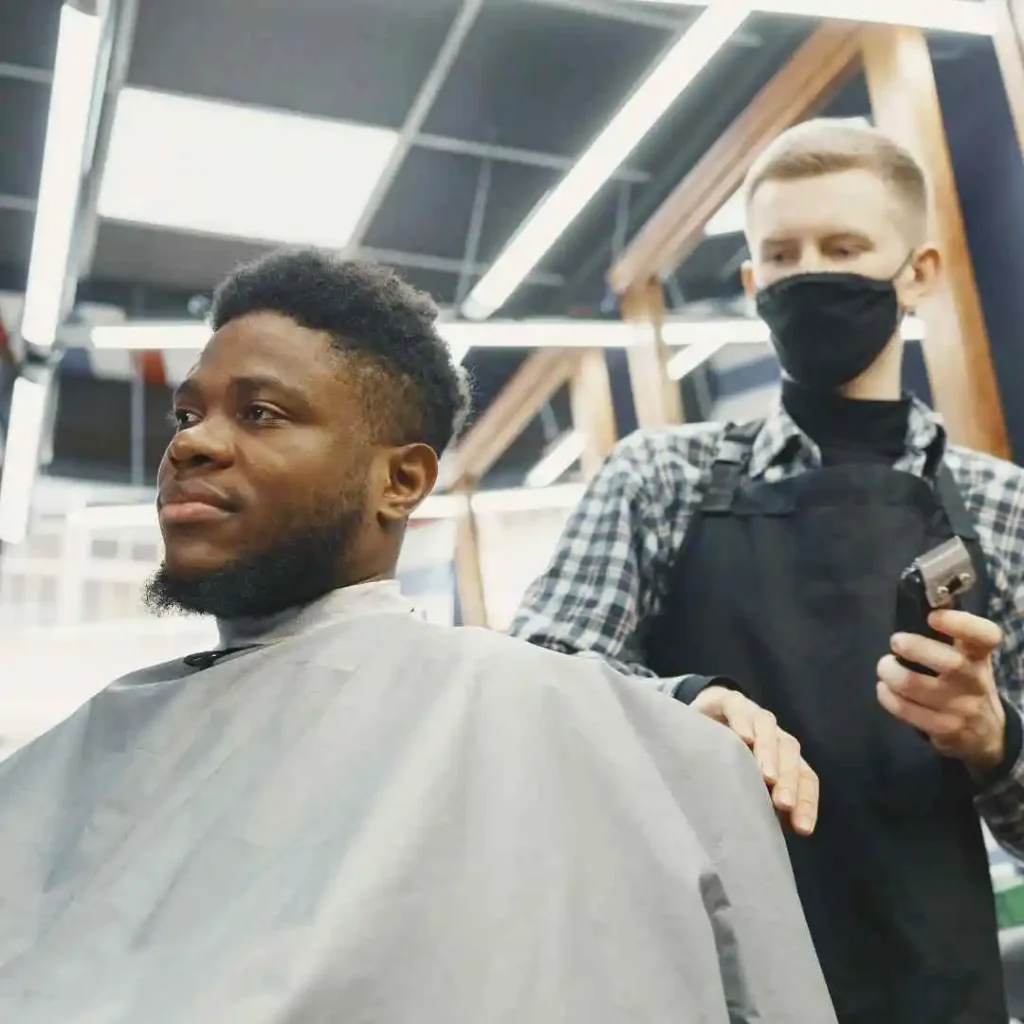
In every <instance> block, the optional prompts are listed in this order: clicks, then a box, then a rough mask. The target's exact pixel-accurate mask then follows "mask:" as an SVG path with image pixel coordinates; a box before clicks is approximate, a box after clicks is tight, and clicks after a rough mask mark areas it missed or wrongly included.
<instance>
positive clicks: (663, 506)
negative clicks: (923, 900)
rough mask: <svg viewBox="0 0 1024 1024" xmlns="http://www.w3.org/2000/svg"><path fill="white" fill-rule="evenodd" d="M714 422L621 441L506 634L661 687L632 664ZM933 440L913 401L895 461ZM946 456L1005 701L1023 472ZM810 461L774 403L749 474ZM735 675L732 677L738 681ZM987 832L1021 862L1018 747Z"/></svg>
mask: <svg viewBox="0 0 1024 1024" xmlns="http://www.w3.org/2000/svg"><path fill="white" fill-rule="evenodd" d="M723 431H724V425H723V424H719V423H700V424H693V425H686V426H681V427H675V428H669V429H666V430H659V431H639V432H637V433H635V434H633V435H631V436H630V437H628V438H626V439H625V440H623V441H621V442H620V443H619V444H618V446H617V447H616V448H615V450H614V451H613V452H612V454H611V455H610V456H609V458H608V460H607V461H606V463H605V465H604V466H603V467H602V469H601V471H600V472H599V473H598V475H597V476H596V477H595V478H594V480H593V481H592V482H591V484H590V486H589V487H588V489H587V491H586V494H585V495H584V497H583V500H582V501H581V503H580V505H579V507H578V508H577V509H576V510H575V511H574V512H573V514H572V516H571V517H570V519H569V522H568V524H567V525H566V528H565V531H564V533H563V535H562V537H561V540H560V541H559V544H558V549H557V551H556V553H555V556H554V559H553V560H552V562H551V564H550V566H549V567H548V569H547V571H546V572H545V573H544V574H543V575H542V576H541V577H540V578H539V579H538V580H536V581H535V582H534V583H533V584H532V585H531V587H530V588H529V590H528V591H527V592H526V595H525V597H524V599H523V604H522V606H521V608H520V610H519V612H518V613H517V615H516V617H515V620H514V621H513V623H512V626H511V628H510V632H511V633H512V634H513V635H515V636H519V637H521V638H523V639H525V640H529V641H530V642H531V643H535V644H539V645H541V646H543V647H550V648H553V649H554V650H558V651H562V652H565V653H570V654H586V655H596V656H599V657H602V658H603V659H605V660H606V661H608V662H610V663H611V664H612V665H613V666H614V667H616V668H618V669H619V670H620V671H622V672H625V673H628V674H631V675H634V676H640V677H644V678H646V679H647V680H649V681H650V683H651V685H653V686H658V687H659V688H661V689H664V690H666V691H672V690H674V689H675V687H676V685H678V683H679V680H678V679H676V680H658V679H657V678H656V677H655V676H654V673H653V672H651V671H650V670H649V669H648V668H646V667H645V665H644V664H643V654H642V644H643V635H644V628H645V624H647V623H650V622H652V621H653V620H654V617H655V616H656V615H657V614H658V611H659V609H660V607H661V603H662V601H663V600H664V597H665V594H666V592H667V590H668V583H669V576H670V573H671V570H672V568H673V565H674V563H675V561H676V558H677V555H678V552H679V550H680V548H681V545H682V541H683V536H684V534H685V533H686V529H687V526H688V524H689V522H690V519H691V517H692V516H693V514H694V513H695V512H696V511H697V509H698V508H699V506H700V502H701V499H702V497H703V492H704V488H705V485H706V481H707V479H708V476H709V473H710V469H711V465H712V463H713V462H714V459H715V454H716V452H717V449H718V443H719V439H720V437H721V436H722V433H723ZM939 435H942V436H944V430H943V427H942V422H941V420H940V418H939V417H938V416H937V415H936V414H935V413H934V412H932V411H931V410H930V409H929V408H928V407H927V406H926V405H924V404H923V403H921V402H918V401H917V400H915V401H914V404H913V406H912V408H911V413H910V420H909V427H908V432H907V448H906V451H905V453H904V455H903V456H902V457H901V458H900V459H899V461H898V462H897V463H896V468H897V469H900V470H904V471H906V472H910V473H914V474H915V475H918V476H920V475H921V474H922V473H923V472H924V467H925V459H926V453H927V450H928V449H929V447H930V445H931V444H932V442H933V441H934V440H935V439H936V437H937V436H939ZM945 458H946V462H947V465H948V466H949V468H950V470H951V472H952V474H953V478H954V479H955V480H956V482H957V484H958V485H959V487H960V490H961V492H962V494H963V496H964V501H965V504H966V505H967V508H968V510H969V511H970V513H971V515H972V517H973V519H974V522H975V525H976V528H977V530H978V534H979V537H980V540H981V545H982V548H983V550H984V552H985V556H986V561H987V566H988V572H989V577H990V579H991V581H992V585H993V594H992V599H991V603H990V606H989V609H988V613H989V618H991V619H992V620H993V621H994V622H995V623H997V624H998V625H999V626H1000V628H1001V629H1002V630H1003V634H1004V641H1003V645H1002V647H1001V648H1000V650H999V651H998V652H997V654H996V656H995V660H994V668H995V677H996V681H997V683H998V685H999V688H1000V691H1001V692H1002V694H1003V695H1004V697H1006V699H1007V700H1008V701H1009V703H1010V704H1012V706H1013V707H1014V708H1017V709H1018V712H1019V711H1020V709H1021V707H1022V691H1024V618H1022V612H1024V470H1021V469H1020V468H1019V467H1017V466H1015V465H1013V464H1011V463H1009V462H1005V461H1003V460H1001V459H996V458H993V457H992V456H989V455H983V454H981V453H979V452H973V451H969V450H967V449H964V448H959V447H956V446H953V445H947V447H946V452H945ZM820 465H821V453H820V451H819V450H818V447H817V445H815V443H814V442H813V441H811V439H810V438H808V437H807V436H806V435H805V434H804V433H803V432H802V431H801V430H800V428H799V427H797V425H796V424H795V423H794V422H793V420H792V419H791V418H790V416H789V415H788V414H787V413H786V411H785V409H784V408H783V407H782V405H781V402H779V401H776V403H775V405H774V407H773V409H772V412H771V414H770V415H769V416H768V418H767V419H766V421H765V424H764V427H763V428H762V430H761V432H760V433H759V435H758V437H757V439H756V440H755V442H754V446H753V450H752V452H751V458H750V464H749V473H750V476H751V477H752V478H753V479H762V480H765V481H766V482H775V481H778V480H781V479H784V478H787V477H790V476H794V475H796V474H798V473H802V472H806V471H808V470H811V469H814V468H817V467H819V466H820ZM740 682H742V680H741V681H740ZM977 807H978V811H979V813H980V814H981V816H982V817H983V819H984V820H985V821H986V823H987V824H988V826H989V828H990V829H991V830H992V833H993V835H994V836H995V837H996V839H997V840H998V841H999V842H1000V843H1001V844H1002V845H1003V846H1004V847H1006V848H1007V849H1008V850H1009V851H1010V852H1012V853H1014V854H1015V855H1016V856H1018V857H1022V858H1024V753H1022V756H1021V757H1020V759H1018V761H1017V763H1016V765H1015V766H1014V767H1013V769H1012V771H1011V772H1010V774H1009V775H1008V776H1007V777H1005V778H1004V779H1003V780H1001V781H1000V782H999V783H997V784H996V785H994V786H993V787H991V788H990V789H988V790H986V791H985V792H984V793H982V794H981V795H980V796H979V797H978V798H977Z"/></svg>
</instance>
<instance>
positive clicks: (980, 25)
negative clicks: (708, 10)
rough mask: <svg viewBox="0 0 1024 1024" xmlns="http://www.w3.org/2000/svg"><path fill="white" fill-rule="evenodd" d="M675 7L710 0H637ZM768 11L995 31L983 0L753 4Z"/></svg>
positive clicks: (774, 0)
mask: <svg viewBox="0 0 1024 1024" xmlns="http://www.w3.org/2000/svg"><path fill="white" fill-rule="evenodd" d="M633 2H634V3H646V4H651V5H653V4H662V5H664V6H671V7H706V6H708V4H707V2H706V0H633ZM749 7H750V8H751V10H753V11H757V12H759V13H765V14H796V15H804V16H806V17H809V18H829V19H834V20H838V21H860V22H870V23H874V24H879V25H908V26H910V27H912V28H924V29H934V30H936V31H945V32H962V33H964V34H967V35H991V34H992V30H993V22H992V13H991V8H990V6H989V5H988V4H986V3H983V2H979V0H757V2H753V3H751V4H749Z"/></svg>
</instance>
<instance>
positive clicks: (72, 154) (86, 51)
mask: <svg viewBox="0 0 1024 1024" xmlns="http://www.w3.org/2000/svg"><path fill="white" fill-rule="evenodd" d="M100 27H101V26H100V19H99V17H98V16H97V15H95V14H84V13H83V12H82V11H79V10H76V9H75V8H74V7H71V6H70V5H68V4H65V5H64V6H63V7H62V8H61V11H60V31H59V34H58V36H57V57H56V62H55V64H54V69H53V83H52V86H51V88H50V111H49V114H48V115H47V121H46V142H45V145H44V149H43V168H42V173H41V175H40V178H39V197H38V201H37V203H36V218H35V227H34V228H33V232H32V253H31V256H30V257H29V269H28V283H27V285H26V288H25V307H24V310H23V313H22V319H21V335H22V337H23V338H24V339H25V340H26V341H28V342H30V343H31V344H33V345H35V346H37V347H38V348H43V349H46V348H49V347H51V346H52V345H53V342H54V340H55V338H56V335H57V328H58V326H59V325H60V321H61V318H62V315H63V312H64V296H65V289H66V287H67V276H68V260H69V257H70V255H71V241H72V238H73V237H74V231H75V219H76V216H77V213H78V198H79V191H80V188H81V181H82V167H83V164H84V159H85V146H86V140H87V136H88V131H89V115H90V111H91V110H92V101H93V92H94V87H95V81H96V69H97V63H98V59H99V49H100Z"/></svg>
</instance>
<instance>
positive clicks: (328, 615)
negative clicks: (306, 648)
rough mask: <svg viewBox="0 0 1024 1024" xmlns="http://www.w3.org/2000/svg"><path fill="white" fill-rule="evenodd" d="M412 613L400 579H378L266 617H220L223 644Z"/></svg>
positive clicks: (261, 640) (277, 637)
mask: <svg viewBox="0 0 1024 1024" xmlns="http://www.w3.org/2000/svg"><path fill="white" fill-rule="evenodd" d="M389 614H390V615H411V614H416V607H415V605H413V603H412V602H411V601H409V600H408V598H406V597H405V596H403V594H402V590H401V587H400V585H399V583H398V580H375V581H374V582H372V583H358V584H356V585H355V586H353V587H341V588H340V589H338V590H332V591H331V592H330V593H329V594H327V595H325V596H324V597H321V598H320V599H319V600H318V601H314V602H313V603H312V604H308V605H306V606H304V607H302V608H290V609H288V610H287V611H284V612H280V613H279V614H277V615H273V616H270V617H268V618H263V619H232V620H230V621H229V620H218V621H217V629H218V631H219V633H220V645H219V646H220V648H221V649H224V648H227V647H246V646H250V645H251V646H257V645H261V644H268V643H273V642H274V641H275V640H284V639H286V638H287V637H291V636H298V635H299V634H300V633H309V632H311V631H312V630H314V629H320V628H322V627H324V626H330V625H334V624H335V623H337V622H339V621H342V620H348V619H354V618H360V617H362V616H364V615H389Z"/></svg>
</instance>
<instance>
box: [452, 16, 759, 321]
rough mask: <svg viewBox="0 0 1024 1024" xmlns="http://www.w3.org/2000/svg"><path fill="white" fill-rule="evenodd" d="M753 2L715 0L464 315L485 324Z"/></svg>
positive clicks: (505, 255)
mask: <svg viewBox="0 0 1024 1024" xmlns="http://www.w3.org/2000/svg"><path fill="white" fill-rule="evenodd" d="M748 10H749V5H748V4H745V3H738V2H734V0H718V2H716V3H715V4H713V5H712V6H710V7H708V8H707V9H706V10H704V11H703V12H701V14H700V15H699V16H698V17H697V19H696V20H695V21H694V22H693V24H692V25H691V26H690V27H689V28H688V29H687V31H686V32H685V33H684V35H683V36H682V37H681V38H680V39H679V40H678V42H676V43H675V44H674V45H673V46H672V48H671V49H670V50H669V51H668V53H666V54H665V56H664V57H663V58H662V59H661V60H660V61H659V62H658V63H657V64H656V65H655V66H654V67H653V68H652V69H651V71H650V72H649V73H648V75H647V77H646V78H644V80H643V81H642V82H641V83H640V84H639V85H638V86H637V88H636V89H635V90H634V92H633V94H632V95H631V96H630V97H629V99H628V100H626V102H625V103H624V104H623V106H622V107H621V108H620V109H619V111H618V113H617V114H616V115H615V116H614V117H613V118H612V119H611V121H610V122H609V123H608V125H607V126H606V127H605V128H604V129H603V130H602V131H601V133H600V134H599V135H598V137H597V138H596V139H595V140H594V141H593V142H592V143H591V144H590V146H589V147H588V148H587V149H586V151H585V152H584V153H583V154H582V156H580V158H579V159H578V160H577V161H576V163H575V164H574V165H573V167H572V168H571V170H569V172H568V173H567V174H566V175H565V177H563V178H562V180H561V181H560V182H559V183H558V185H556V186H555V188H554V189H552V190H551V191H550V192H549V193H548V194H547V195H546V196H545V197H544V198H543V199H542V200H541V201H540V203H538V204H537V206H536V207H535V208H534V210H533V212H532V213H531V214H530V215H529V216H528V217H527V218H526V220H525V221H523V223H522V224H521V225H520V226H519V229H518V230H517V231H516V233H515V235H514V236H513V237H512V239H511V241H510V242H509V243H508V245H507V246H506V247H505V249H504V251H503V252H502V253H501V254H500V255H499V256H498V258H497V259H496V260H495V262H494V264H493V265H492V266H491V268H490V269H489V270H488V271H487V273H486V274H484V276H483V277H482V278H481V279H480V280H479V281H478V282H477V283H476V285H475V287H474V288H473V290H472V291H471V292H470V294H469V296H468V298H467V299H466V302H465V303H464V305H463V313H464V314H465V315H466V316H467V317H469V318H470V319H474V320H483V319H486V318H487V317H489V316H490V315H491V314H492V313H494V312H495V311H496V310H497V309H499V308H500V307H501V306H503V305H504V304H505V301H506V300H507V299H508V297H509V296H510V295H511V294H512V293H513V292H514V291H515V290H516V289H517V288H518V287H519V285H520V284H521V283H522V282H523V280H524V279H525V278H526V276H527V275H528V274H529V273H530V272H531V271H532V270H533V269H534V268H535V267H536V266H537V264H538V263H539V262H540V261H541V260H542V259H543V258H544V255H545V254H546V253H547V252H548V250H549V249H550V248H551V246H552V245H553V244H554V243H555V241H556V240H557V239H558V238H559V237H560V236H561V234H562V233H563V232H564V231H565V230H566V228H567V227H568V226H569V225H570V224H571V223H572V222H573V221H574V220H575V219H576V217H577V216H578V215H579V213H580V211H581V210H582V209H583V208H584V207H585V206H586V205H587V204H588V203H589V202H590V200H591V199H592V198H593V197H594V195H595V194H596V193H597V191H598V190H599V189H600V188H601V186H602V185H604V184H605V183H606V182H607V181H608V179H609V178H610V177H611V176H612V174H613V173H614V172H615V171H616V170H617V169H618V168H619V166H620V165H621V164H622V163H623V161H624V160H626V158H627V157H628V156H629V155H630V154H631V153H632V152H633V150H634V149H635V148H636V147H637V145H638V144H639V142H640V141H641V140H642V139H643V138H644V136H645V135H647V133H648V132H649V131H650V130H651V129H652V128H653V127H654V125H655V124H657V122H658V121H659V120H660V119H661V117H662V116H663V115H664V113H665V112H666V111H667V110H668V109H669V107H670V106H671V105H672V104H673V103H674V102H675V101H676V100H677V99H678V98H679V96H680V95H681V94H682V92H683V91H684V90H685V89H686V88H687V87H688V86H689V85H690V83H691V82H692V81H693V80H694V79H695V78H696V77H697V75H698V74H700V72H701V71H702V70H703V69H704V68H705V67H706V66H707V64H708V62H709V61H710V60H711V58H712V57H714V55H715V54H716V53H717V52H718V51H719V50H720V49H721V48H722V47H723V46H724V45H725V43H726V41H727V40H728V39H729V37H730V36H731V35H732V34H733V32H735V31H736V29H737V28H739V26H740V25H741V24H742V23H743V21H744V20H745V18H746V16H747V13H748Z"/></svg>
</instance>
